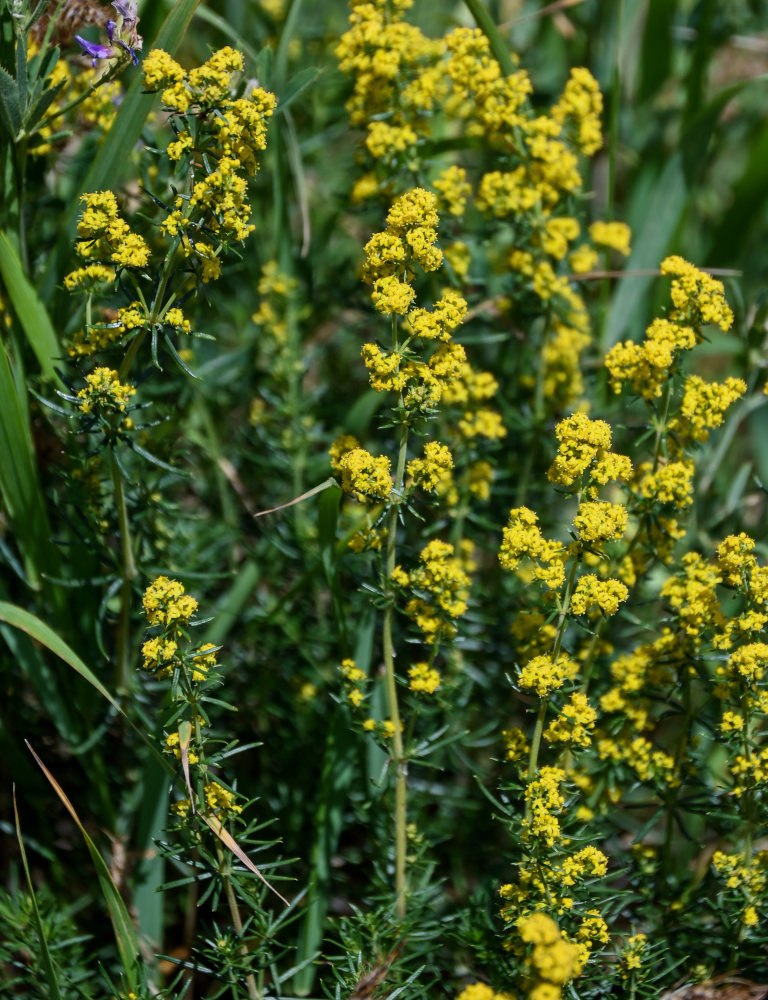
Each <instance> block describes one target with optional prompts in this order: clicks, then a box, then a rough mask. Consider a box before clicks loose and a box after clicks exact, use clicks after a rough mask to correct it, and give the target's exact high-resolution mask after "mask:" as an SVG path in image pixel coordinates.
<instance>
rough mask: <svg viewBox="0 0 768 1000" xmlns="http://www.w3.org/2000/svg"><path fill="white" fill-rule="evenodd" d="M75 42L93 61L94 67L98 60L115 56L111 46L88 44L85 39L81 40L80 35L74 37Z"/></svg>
mask: <svg viewBox="0 0 768 1000" xmlns="http://www.w3.org/2000/svg"><path fill="white" fill-rule="evenodd" d="M111 40H112V39H111V38H110V41H111ZM75 41H76V42H77V43H78V45H80V46H81V47H82V49H83V51H84V52H85V54H86V55H89V56H90V57H91V58H92V59H93V65H94V66H97V65H98V62H99V59H109V58H110V56H113V55H114V54H115V50H114V49H113V48H112V46H111V45H99V44H98V42H89V41H88V39H87V38H83V37H82V36H81V35H75Z"/></svg>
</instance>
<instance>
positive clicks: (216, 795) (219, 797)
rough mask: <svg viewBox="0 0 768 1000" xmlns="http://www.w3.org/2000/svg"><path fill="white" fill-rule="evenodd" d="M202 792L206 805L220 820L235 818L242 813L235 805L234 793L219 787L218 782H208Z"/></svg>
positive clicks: (241, 809)
mask: <svg viewBox="0 0 768 1000" xmlns="http://www.w3.org/2000/svg"><path fill="white" fill-rule="evenodd" d="M203 791H204V793H205V802H206V805H207V806H208V808H209V809H210V810H211V812H213V813H215V814H216V815H217V816H219V817H220V818H224V817H228V816H236V815H238V814H239V813H241V812H242V811H243V807H242V806H241V805H238V804H237V798H236V796H235V793H234V792H230V791H229V789H228V788H225V787H224V786H223V785H220V784H219V783H218V781H209V782H208V784H206V786H205V788H204V789H203Z"/></svg>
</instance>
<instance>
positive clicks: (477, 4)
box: [464, 0, 515, 76]
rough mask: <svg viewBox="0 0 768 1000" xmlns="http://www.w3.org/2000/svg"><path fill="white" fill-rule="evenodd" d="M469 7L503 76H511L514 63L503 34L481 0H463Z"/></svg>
mask: <svg viewBox="0 0 768 1000" xmlns="http://www.w3.org/2000/svg"><path fill="white" fill-rule="evenodd" d="M464 2H465V3H466V5H467V7H469V10H470V13H471V14H472V17H474V19H475V21H476V22H477V26H478V28H480V30H481V31H482V32H483V34H484V35H485V37H486V38H487V39H488V44H489V45H490V47H491V52H493V55H494V58H495V59H496V61H497V62H498V64H499V66H501V68H502V70H503V72H504V75H505V76H512V74H513V73H514V72H515V64H514V62H513V61H512V56H511V54H510V51H509V45H508V44H507V42H506V41H505V40H504V36H503V35H502V34H501V32H500V31H499V29H498V27H497V26H496V22H495V21H494V20H493V18H492V17H491V15H490V14H489V13H488V11H487V10H486V9H485V4H483V3H482V2H481V0H464Z"/></svg>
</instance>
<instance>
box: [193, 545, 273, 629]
mask: <svg viewBox="0 0 768 1000" xmlns="http://www.w3.org/2000/svg"><path fill="white" fill-rule="evenodd" d="M260 577H261V572H260V570H259V567H258V564H257V563H256V562H247V563H245V565H244V566H243V567H242V568H241V569H240V571H239V572H238V574H237V576H236V577H235V580H234V582H233V584H232V586H231V587H230V589H229V590H228V591H227V593H226V594H225V595H224V597H223V599H222V600H221V601H220V603H219V604H217V606H216V609H215V611H214V618H213V621H212V622H211V624H210V625H209V626H208V628H207V629H206V630H205V635H204V637H203V638H204V641H205V642H212V643H213V644H214V646H220V645H221V644H222V643H223V642H224V640H225V639H226V637H227V635H228V634H229V630H230V629H231V628H232V627H233V625H234V624H235V622H236V621H237V619H238V618H239V617H240V615H241V613H242V610H243V608H244V607H245V606H246V604H247V603H248V602H249V601H250V600H251V599H252V597H253V592H254V590H255V589H256V584H257V583H258V582H259V579H260Z"/></svg>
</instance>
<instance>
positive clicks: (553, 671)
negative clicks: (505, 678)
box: [518, 653, 579, 698]
mask: <svg viewBox="0 0 768 1000" xmlns="http://www.w3.org/2000/svg"><path fill="white" fill-rule="evenodd" d="M578 673H579V665H578V663H576V662H575V661H574V660H572V659H570V657H568V656H566V655H565V653H560V655H559V656H558V657H557V660H553V659H552V657H551V656H547V655H544V654H543V655H541V656H534V657H533V659H532V660H529V661H528V662H527V663H526V664H525V665H524V666H523V667H522V668H521V670H520V678H519V682H518V683H519V684H520V687H521V688H523V690H525V691H534V692H535V693H536V694H537V695H538V696H539V697H540V698H546V697H547V696H548V695H550V694H552V692H553V691H557V689H558V688H561V687H562V686H563V684H565V682H566V681H572V680H573V679H574V678H575V677H576V676H577V675H578Z"/></svg>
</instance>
